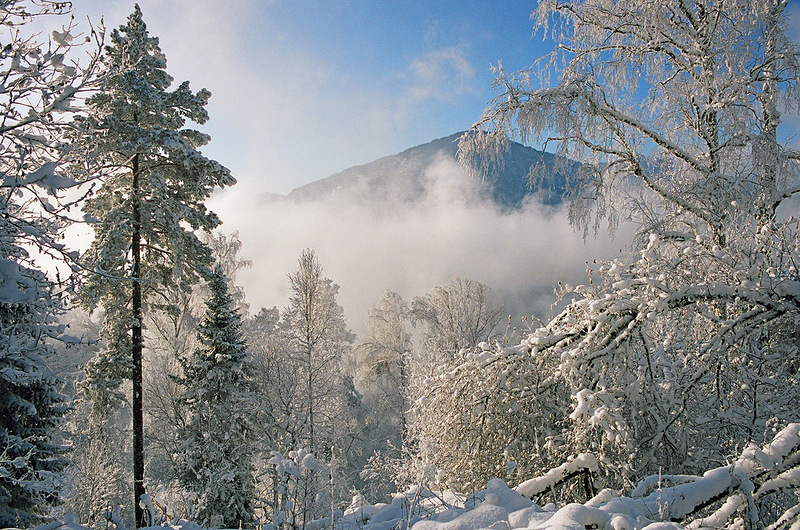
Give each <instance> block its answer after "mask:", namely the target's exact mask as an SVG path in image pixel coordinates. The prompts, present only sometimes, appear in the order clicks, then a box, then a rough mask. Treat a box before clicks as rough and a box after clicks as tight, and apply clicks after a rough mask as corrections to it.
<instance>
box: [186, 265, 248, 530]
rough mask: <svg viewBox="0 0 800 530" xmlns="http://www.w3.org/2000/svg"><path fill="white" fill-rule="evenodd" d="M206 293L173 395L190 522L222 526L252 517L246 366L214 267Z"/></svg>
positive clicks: (244, 523) (236, 318) (237, 324)
mask: <svg viewBox="0 0 800 530" xmlns="http://www.w3.org/2000/svg"><path fill="white" fill-rule="evenodd" d="M208 284H209V287H210V289H211V297H210V298H209V300H208V302H207V304H206V305H207V309H206V313H205V317H204V318H203V322H202V323H201V324H200V328H199V330H198V341H199V342H200V347H198V348H197V349H196V350H194V352H193V353H191V354H190V355H189V356H188V357H184V358H182V359H180V363H181V367H182V368H183V376H182V377H180V378H177V379H176V380H177V381H178V382H179V384H180V385H181V386H182V387H183V392H182V395H181V397H180V399H181V402H182V403H183V406H185V407H186V410H187V411H188V419H187V423H186V425H185V427H184V428H183V429H182V430H181V431H180V432H179V434H178V438H179V442H180V446H181V450H182V454H183V456H182V458H181V467H182V470H181V474H180V481H181V483H182V485H183V486H184V487H185V488H186V489H187V490H188V491H189V492H191V493H192V495H193V498H194V510H195V512H194V513H193V514H191V516H192V517H193V518H194V519H195V520H197V521H212V520H215V519H214V518H215V517H219V518H221V520H219V521H218V522H219V524H222V525H223V526H222V527H223V528H242V527H249V526H251V525H252V524H253V520H254V514H253V510H254V503H255V485H254V479H253V462H252V459H253V453H254V448H253V446H252V443H253V441H252V440H253V438H252V433H251V428H250V421H251V413H252V405H253V397H252V388H251V385H252V376H253V368H252V364H251V360H250V354H249V353H248V352H247V348H246V345H245V342H244V339H243V337H242V330H241V317H240V315H239V313H238V312H237V311H236V310H235V309H234V307H233V305H234V302H233V297H232V296H231V295H230V293H229V292H228V287H227V284H226V278H225V276H224V274H223V272H222V268H221V267H220V266H219V265H218V266H217V267H216V268H215V270H214V272H213V273H211V274H210V276H209V280H208Z"/></svg>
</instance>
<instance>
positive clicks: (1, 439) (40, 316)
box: [0, 238, 66, 528]
mask: <svg viewBox="0 0 800 530" xmlns="http://www.w3.org/2000/svg"><path fill="white" fill-rule="evenodd" d="M10 246H13V245H8V241H7V240H6V238H0V249H2V250H4V251H6V250H8V249H9V247H10ZM16 250H21V249H19V248H17V249H16ZM3 255H8V253H7V252H4V253H3ZM59 306H60V304H59V303H58V298H57V297H56V296H54V295H53V292H52V285H51V284H50V283H49V282H48V281H47V279H46V278H45V276H44V274H42V273H41V272H39V271H35V270H32V269H29V268H27V267H24V266H21V265H19V264H18V263H15V262H14V261H10V260H7V259H5V258H0V527H3V528H7V527H27V526H31V525H35V524H37V523H39V522H42V521H43V520H44V518H45V516H46V515H47V513H48V511H49V509H50V507H51V506H52V505H54V504H55V503H57V501H58V492H59V486H60V482H61V481H60V472H61V471H62V470H63V468H64V467H65V465H66V461H65V460H64V458H63V454H64V451H65V448H64V447H62V446H60V445H58V444H56V443H54V442H53V440H52V434H53V433H54V432H55V430H56V429H57V427H58V425H59V423H60V422H61V419H62V417H63V416H64V413H65V412H66V407H65V405H64V403H63V401H62V399H61V396H60V395H59V394H58V392H57V383H58V381H57V379H56V377H55V376H54V375H53V373H52V372H51V370H50V369H49V368H48V366H47V363H46V358H47V357H48V356H49V355H50V354H51V353H52V348H51V347H50V346H49V345H48V344H47V343H46V342H45V339H46V338H47V337H48V336H55V335H57V334H58V331H59V329H58V327H57V326H55V325H54V324H53V315H54V312H55V311H57V310H58V309H59Z"/></svg>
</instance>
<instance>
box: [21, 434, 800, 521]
mask: <svg viewBox="0 0 800 530" xmlns="http://www.w3.org/2000/svg"><path fill="white" fill-rule="evenodd" d="M596 469H597V461H596V459H595V458H594V457H593V456H592V455H588V454H584V455H578V456H577V457H575V458H573V459H571V460H570V461H569V462H566V463H565V464H564V465H562V466H559V467H558V468H556V469H554V470H551V471H550V472H548V473H546V474H545V475H543V476H542V477H538V478H534V479H531V480H528V481H525V482H523V483H522V484H520V485H519V486H517V487H516V488H513V489H512V488H510V487H509V486H508V485H506V483H505V482H503V481H502V480H500V479H493V480H490V481H489V483H488V484H487V486H486V489H485V490H483V491H480V492H478V493H475V494H474V495H468V496H465V495H457V494H454V493H450V492H436V491H431V490H429V489H426V488H422V487H414V488H411V489H410V490H409V491H407V492H405V493H399V494H397V495H395V496H394V498H393V499H392V501H391V502H389V503H382V504H375V505H369V504H366V503H364V502H363V500H362V499H361V498H360V497H358V496H357V497H355V498H354V499H353V502H352V504H351V505H350V506H349V507H348V508H347V509H346V510H344V511H343V512H342V511H338V512H336V513H335V518H336V519H335V525H334V526H335V529H337V530H356V529H363V530H391V529H397V530H403V529H407V528H413V530H472V529H483V528H487V529H491V530H511V529H518V528H526V529H528V528H529V529H541V530H544V529H554V530H555V529H558V530H573V529H574V530H676V529H682V528H689V529H692V530H699V529H703V528H720V527H730V526H731V523H734V522H735V521H736V520H737V518H738V522H739V523H740V524H734V525H732V526H738V527H742V528H744V527H745V526H748V527H751V528H755V527H757V526H759V525H758V521H757V519H756V518H757V514H755V513H754V510H755V504H754V501H756V500H758V498H760V497H762V496H764V495H767V494H769V493H770V492H775V491H779V490H781V491H786V490H794V491H795V492H796V491H797V489H798V488H799V487H800V423H794V424H790V425H789V426H787V427H786V428H785V429H783V430H782V431H781V432H779V433H778V434H777V435H776V436H775V438H774V439H773V441H772V442H771V443H769V444H767V445H765V446H764V447H762V448H759V447H757V446H755V445H751V446H750V447H748V448H746V449H745V450H744V452H743V453H742V455H741V456H740V457H739V458H738V459H736V460H735V461H734V462H733V463H731V464H730V465H728V466H723V467H718V468H715V469H711V470H709V471H707V472H705V473H704V474H703V475H702V476H691V475H664V476H653V477H645V478H644V479H642V480H641V481H640V482H639V484H638V485H637V486H636V488H634V489H633V491H632V492H631V493H630V495H629V496H621V495H619V494H618V493H617V492H614V491H612V490H609V489H604V490H602V491H600V492H599V493H597V494H596V495H595V496H594V497H593V498H592V499H590V500H589V501H588V502H586V503H584V504H577V503H571V504H566V505H564V506H560V507H558V506H556V505H555V504H547V505H545V506H537V505H536V504H534V502H533V501H531V500H530V498H529V496H537V495H539V494H540V493H542V492H545V491H547V490H548V489H553V488H555V487H556V486H557V484H558V483H559V482H561V481H562V480H563V479H564V478H565V477H566V476H567V475H570V474H572V475H573V476H574V473H575V472H577V471H580V470H586V471H589V472H591V471H595V470H596ZM764 478H766V480H763V479H764ZM754 482H760V483H759V484H758V485H757V486H756V485H755V484H754ZM702 507H708V508H710V509H707V510H706V511H705V512H704V513H703V515H702V517H701V516H699V515H695V514H694V512H696V511H697V510H699V509H700V508H702ZM712 510H715V511H712ZM782 520H783V521H784V523H785V524H783V525H780V527H781V528H787V529H792V530H797V529H800V504H798V505H797V506H795V507H793V508H790V509H788V510H787V511H786V512H785V513H784V516H783V517H782ZM671 521H682V522H683V523H684V524H686V527H684V526H682V525H680V524H678V523H675V522H671ZM773 526H774V525H773ZM330 527H331V524H330V518H328V519H322V520H319V521H315V522H312V523H310V524H309V525H307V527H306V528H307V530H323V529H325V528H330ZM164 528H171V529H174V530H200V528H201V527H200V526H199V525H197V524H195V523H191V522H186V521H182V522H178V523H175V524H165V525H164V526H159V527H152V529H153V530H155V529H162V530H163V529H164ZM37 530H85V529H84V527H82V526H80V524H78V522H77V521H75V520H74V518H71V519H70V518H66V519H65V521H64V522H58V523H51V524H48V525H42V526H40V527H39V528H38V529H37ZM117 530H124V527H122V526H121V525H120V526H119V527H118V529H117ZM262 530H272V528H271V525H265V526H264V528H263V529H262Z"/></svg>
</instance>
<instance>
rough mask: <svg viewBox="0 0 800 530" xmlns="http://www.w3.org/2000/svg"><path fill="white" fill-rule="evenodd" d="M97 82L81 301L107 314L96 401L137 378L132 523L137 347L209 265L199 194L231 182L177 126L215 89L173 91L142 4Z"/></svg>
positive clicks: (92, 376) (111, 399)
mask: <svg viewBox="0 0 800 530" xmlns="http://www.w3.org/2000/svg"><path fill="white" fill-rule="evenodd" d="M104 65H105V67H106V72H105V75H104V76H103V79H102V82H101V89H100V90H99V91H98V92H97V93H96V94H95V95H94V96H93V97H91V98H89V100H88V101H87V107H88V108H87V115H86V116H85V117H81V118H79V119H78V120H77V121H76V125H77V127H76V128H77V130H79V131H81V132H82V133H83V134H82V135H81V137H80V138H79V139H78V141H77V142H76V146H77V147H78V149H77V150H76V151H75V153H74V155H73V156H76V155H77V157H76V164H75V168H76V170H77V171H78V172H79V173H80V172H84V173H86V175H85V176H86V178H100V179H101V181H102V185H101V186H100V188H99V189H98V191H97V192H96V193H95V194H94V195H93V196H92V197H91V198H89V199H88V200H87V201H86V204H85V207H84V211H85V212H86V214H87V216H88V217H89V218H91V219H93V220H94V230H95V239H94V242H93V243H92V245H91V247H90V248H89V250H88V251H87V252H86V253H85V255H84V263H85V265H86V266H87V267H88V268H89V269H90V270H91V271H94V274H91V275H90V276H89V278H88V280H87V282H86V289H85V297H84V303H85V305H86V307H87V308H88V309H92V310H93V309H95V308H96V307H97V306H98V305H102V307H103V309H104V310H105V327H104V332H103V339H104V343H105V345H106V350H105V351H104V352H103V353H101V354H100V355H99V356H98V357H97V358H96V359H95V360H94V361H93V362H92V363H91V364H90V366H89V367H88V369H87V376H88V382H89V387H90V389H91V390H93V391H94V394H95V398H96V400H97V401H96V402H97V403H98V404H99V405H101V406H111V405H113V404H114V403H115V402H117V401H118V400H120V399H121V395H120V394H119V385H120V383H121V382H122V380H124V379H130V380H131V381H132V382H133V398H132V411H133V471H134V473H133V475H134V496H135V497H134V500H135V502H134V508H135V511H136V525H137V526H139V525H141V524H142V522H143V520H142V517H143V511H142V508H141V507H140V505H139V499H140V498H141V495H142V494H144V438H143V404H142V353H143V349H144V333H143V322H144V316H145V314H147V313H148V312H149V311H151V310H158V309H166V310H169V307H168V304H166V303H165V302H164V301H165V300H168V299H169V298H168V297H166V296H164V294H165V292H166V291H169V290H173V291H175V290H184V291H185V290H188V289H190V288H191V286H192V285H193V284H195V283H196V282H197V281H198V280H199V271H200V270H202V269H203V268H204V267H207V266H208V265H209V264H210V262H211V257H210V251H209V249H208V248H207V246H206V245H204V244H203V243H202V242H201V241H200V240H199V239H198V238H197V236H196V233H195V232H196V231H197V230H199V229H206V230H210V229H213V228H214V227H216V226H217V225H219V223H220V221H219V219H218V218H217V216H216V215H215V214H214V213H213V212H210V211H208V210H206V208H205V206H204V204H203V201H204V200H205V199H207V198H208V197H209V196H210V195H211V192H212V191H213V190H214V188H215V187H216V186H228V185H231V184H233V183H234V182H235V180H234V179H233V177H231V175H230V172H229V171H228V170H227V169H226V168H224V167H223V166H221V165H220V164H219V163H217V162H215V161H213V160H210V159H208V158H206V157H204V156H203V155H202V154H201V153H200V152H199V151H198V149H199V148H200V147H201V146H203V145H205V144H206V143H208V141H209V140H210V138H209V137H208V136H207V135H205V134H202V133H200V132H198V131H195V130H191V129H186V128H183V127H184V124H185V123H186V121H187V120H191V121H194V122H196V123H200V124H202V123H204V122H205V121H207V120H208V114H207V112H206V110H205V108H204V107H205V105H206V104H207V102H208V99H209V97H210V95H211V94H210V93H209V92H208V91H207V90H205V89H203V90H200V91H199V92H197V93H193V92H192V91H191V90H190V89H189V84H188V82H184V83H182V84H181V85H180V86H179V87H178V88H177V89H175V90H173V91H170V90H168V88H169V86H170V85H171V83H172V78H171V77H170V76H169V74H167V72H166V70H165V68H166V58H165V57H164V54H163V53H162V52H161V49H160V48H159V45H158V39H157V38H156V37H151V36H149V34H148V32H147V28H146V26H145V24H144V21H143V20H142V12H141V10H140V9H139V6H138V5H137V6H135V8H134V12H133V13H132V14H131V15H130V16H129V17H128V21H127V23H126V24H125V25H123V26H121V27H120V28H119V29H117V30H114V31H113V32H112V33H111V45H110V46H107V47H106V54H105V57H104Z"/></svg>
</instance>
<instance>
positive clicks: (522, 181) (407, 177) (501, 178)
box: [288, 132, 565, 208]
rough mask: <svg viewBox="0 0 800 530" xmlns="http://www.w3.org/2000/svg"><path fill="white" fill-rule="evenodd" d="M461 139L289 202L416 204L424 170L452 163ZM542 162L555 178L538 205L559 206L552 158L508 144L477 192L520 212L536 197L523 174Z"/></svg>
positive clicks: (332, 181) (330, 181)
mask: <svg viewBox="0 0 800 530" xmlns="http://www.w3.org/2000/svg"><path fill="white" fill-rule="evenodd" d="M463 134H464V133H463V132H459V133H455V134H451V135H450V136H445V137H443V138H438V139H436V140H433V141H431V142H428V143H425V144H422V145H418V146H415V147H411V148H409V149H406V150H405V151H402V152H401V153H398V154H396V155H390V156H386V157H383V158H379V159H378V160H375V161H374V162H370V163H367V164H364V165H360V166H354V167H351V168H348V169H345V170H344V171H341V172H339V173H336V174H334V175H331V176H329V177H327V178H324V179H321V180H318V181H315V182H312V183H310V184H306V185H305V186H301V187H299V188H296V189H294V190H292V192H290V193H289V195H288V198H289V199H292V200H295V201H299V202H305V201H313V200H319V199H325V198H331V197H335V196H345V195H346V196H348V197H355V198H357V199H358V200H362V201H368V202H382V201H387V200H399V201H401V202H414V201H417V200H419V199H420V198H422V197H423V196H424V195H425V194H426V193H427V192H428V191H429V187H430V185H431V182H430V179H429V178H428V176H427V174H426V173H427V170H428V169H429V168H431V167H432V166H434V165H435V164H437V163H441V162H442V161H443V160H449V161H453V162H456V159H457V152H458V140H459V139H460V138H461V136H463ZM542 162H544V164H545V166H546V167H547V168H548V170H550V171H552V173H553V174H554V175H555V176H556V178H555V179H554V183H555V184H554V185H553V186H552V188H553V189H552V190H551V191H550V192H548V193H540V195H539V200H541V202H543V203H545V204H550V205H554V204H558V203H560V202H561V200H562V197H563V193H564V180H565V179H564V178H563V176H562V175H560V174H558V172H557V171H556V169H555V166H556V157H555V155H552V154H551V153H542V152H541V151H537V150H536V149H532V148H530V147H527V146H524V145H522V144H519V143H517V142H512V143H511V145H510V147H509V149H508V150H507V151H506V152H505V154H504V155H503V164H502V169H501V170H500V171H499V172H498V174H496V175H493V176H492V178H491V179H486V180H485V181H484V182H483V183H481V185H480V190H479V193H480V194H481V195H484V196H485V197H486V198H489V197H491V199H492V200H493V201H494V202H495V203H496V204H497V205H498V206H499V207H502V208H519V207H521V206H522V204H523V202H524V200H525V198H526V197H527V196H528V195H531V194H533V193H535V192H537V190H535V189H532V187H531V186H530V184H529V178H528V173H529V170H530V168H531V166H533V165H535V164H541V163H542ZM460 173H461V174H462V178H464V179H473V178H474V177H471V176H469V175H468V174H467V172H465V171H463V170H461V171H460Z"/></svg>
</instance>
